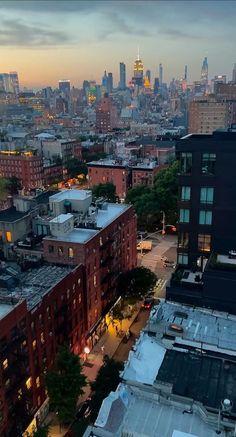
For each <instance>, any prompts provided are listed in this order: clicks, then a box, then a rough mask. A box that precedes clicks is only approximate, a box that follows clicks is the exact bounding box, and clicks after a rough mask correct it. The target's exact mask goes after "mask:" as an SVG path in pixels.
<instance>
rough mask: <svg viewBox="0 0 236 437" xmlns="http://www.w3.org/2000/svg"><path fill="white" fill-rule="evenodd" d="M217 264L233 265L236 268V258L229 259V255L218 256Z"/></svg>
mask: <svg viewBox="0 0 236 437" xmlns="http://www.w3.org/2000/svg"><path fill="white" fill-rule="evenodd" d="M217 262H218V263H223V264H233V265H235V266H236V258H229V256H227V255H217Z"/></svg>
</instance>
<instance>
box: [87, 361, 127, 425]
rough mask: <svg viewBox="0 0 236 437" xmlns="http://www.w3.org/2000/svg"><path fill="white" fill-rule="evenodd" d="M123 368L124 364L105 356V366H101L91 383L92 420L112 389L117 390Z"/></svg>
mask: <svg viewBox="0 0 236 437" xmlns="http://www.w3.org/2000/svg"><path fill="white" fill-rule="evenodd" d="M121 370H123V364H122V363H119V362H117V361H115V360H114V359H113V358H109V357H108V356H107V355H105V356H104V359H103V366H102V367H100V369H99V371H98V374H97V377H96V379H95V381H93V382H92V383H91V390H92V395H91V404H90V406H91V409H92V417H91V419H92V420H95V419H96V417H97V415H98V412H99V409H100V407H101V404H102V401H103V399H105V398H106V397H107V396H108V395H109V393H110V392H111V391H115V390H116V388H117V386H118V384H119V383H120V381H121V379H120V371H121Z"/></svg>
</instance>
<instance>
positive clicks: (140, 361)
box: [122, 332, 166, 385]
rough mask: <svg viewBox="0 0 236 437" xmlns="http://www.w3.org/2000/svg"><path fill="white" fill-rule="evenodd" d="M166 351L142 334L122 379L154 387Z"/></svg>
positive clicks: (130, 355)
mask: <svg viewBox="0 0 236 437" xmlns="http://www.w3.org/2000/svg"><path fill="white" fill-rule="evenodd" d="M165 352H166V349H165V348H164V347H163V346H161V345H160V344H158V343H157V341H156V340H155V338H153V337H149V336H148V335H147V334H145V333H143V332H142V333H141V335H140V337H139V339H138V341H137V343H136V345H135V346H134V350H131V351H130V352H129V357H128V361H127V364H126V366H125V369H124V371H123V374H122V378H123V379H124V380H126V381H137V382H141V383H143V384H150V385H152V384H153V383H154V381H155V379H156V376H157V374H158V371H159V369H160V367H161V363H162V361H163V359H164V356H165Z"/></svg>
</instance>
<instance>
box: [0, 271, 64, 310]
mask: <svg viewBox="0 0 236 437" xmlns="http://www.w3.org/2000/svg"><path fill="white" fill-rule="evenodd" d="M71 270H72V269H71V267H68V266H56V265H44V266H42V267H40V268H35V269H30V270H28V271H26V272H23V273H18V277H17V279H18V280H19V282H18V284H16V283H15V284H14V285H13V286H11V287H10V289H8V290H7V289H6V288H0V298H4V297H6V296H8V297H11V298H16V299H18V300H23V299H26V301H27V306H28V308H29V309H32V308H33V307H34V306H35V305H37V304H38V303H39V302H40V301H41V299H42V297H43V296H44V295H45V294H46V293H47V292H48V291H49V290H50V289H51V288H52V287H54V286H55V285H56V284H57V283H58V282H60V281H61V280H62V279H63V278H65V277H66V276H67V275H68V274H69V273H70V272H71ZM0 308H1V306H0ZM11 308H12V307H11ZM7 309H8V308H5V311H7ZM9 310H10V307H9ZM0 311H1V309H0Z"/></svg>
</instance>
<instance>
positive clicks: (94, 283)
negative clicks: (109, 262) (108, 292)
mask: <svg viewBox="0 0 236 437" xmlns="http://www.w3.org/2000/svg"><path fill="white" fill-rule="evenodd" d="M93 285H94V286H95V287H96V285H97V276H96V275H94V277H93Z"/></svg>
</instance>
